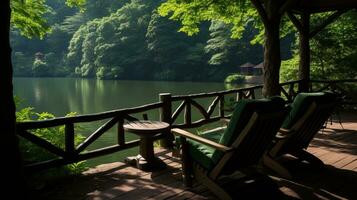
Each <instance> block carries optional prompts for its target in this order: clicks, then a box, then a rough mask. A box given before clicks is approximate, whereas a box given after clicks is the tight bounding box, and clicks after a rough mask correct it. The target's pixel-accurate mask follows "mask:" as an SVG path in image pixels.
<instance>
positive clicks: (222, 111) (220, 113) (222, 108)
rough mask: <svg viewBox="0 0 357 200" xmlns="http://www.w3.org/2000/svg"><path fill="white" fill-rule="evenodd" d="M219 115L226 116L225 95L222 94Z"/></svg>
mask: <svg viewBox="0 0 357 200" xmlns="http://www.w3.org/2000/svg"><path fill="white" fill-rule="evenodd" d="M219 116H220V117H221V118H223V117H224V95H222V96H221V98H220V100H219Z"/></svg>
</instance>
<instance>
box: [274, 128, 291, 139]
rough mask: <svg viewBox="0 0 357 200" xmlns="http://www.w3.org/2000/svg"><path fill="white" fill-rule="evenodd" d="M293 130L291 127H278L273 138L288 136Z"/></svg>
mask: <svg viewBox="0 0 357 200" xmlns="http://www.w3.org/2000/svg"><path fill="white" fill-rule="evenodd" d="M293 132H294V131H293V130H292V129H285V128H280V129H279V131H278V133H277V134H276V136H275V138H277V139H285V138H287V137H289V136H290V135H291V134H292V133H293Z"/></svg>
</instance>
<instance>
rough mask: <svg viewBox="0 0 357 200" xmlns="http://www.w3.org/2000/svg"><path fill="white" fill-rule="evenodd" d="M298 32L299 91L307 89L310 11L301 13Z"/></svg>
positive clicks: (308, 78) (308, 77)
mask: <svg viewBox="0 0 357 200" xmlns="http://www.w3.org/2000/svg"><path fill="white" fill-rule="evenodd" d="M299 33H300V38H299V39H300V43H299V48H300V51H299V53H300V64H299V79H301V80H302V81H301V82H300V83H299V92H307V91H308V90H309V81H310V13H302V14H301V30H300V31H299Z"/></svg>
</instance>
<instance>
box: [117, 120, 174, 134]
mask: <svg viewBox="0 0 357 200" xmlns="http://www.w3.org/2000/svg"><path fill="white" fill-rule="evenodd" d="M123 127H124V129H125V130H126V131H129V132H132V133H138V134H156V133H160V132H163V131H167V130H169V128H170V124H168V123H166V122H160V121H149V120H137V121H130V122H127V123H125V124H124V125H123Z"/></svg>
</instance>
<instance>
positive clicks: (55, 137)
mask: <svg viewBox="0 0 357 200" xmlns="http://www.w3.org/2000/svg"><path fill="white" fill-rule="evenodd" d="M14 100H15V103H16V104H17V106H18V105H19V104H20V103H21V102H22V100H21V99H20V98H19V97H15V98H14ZM71 116H76V113H75V112H71V113H69V114H67V115H66V117H71ZM53 118H55V116H54V115H53V114H51V113H48V112H42V113H37V112H35V111H34V108H33V107H26V108H23V109H21V110H19V111H17V112H16V121H17V122H26V121H34V120H47V119H53ZM81 129H82V128H81V127H79V126H75V131H79V130H81ZM31 132H32V133H33V134H35V135H36V136H38V137H40V138H42V139H45V140H46V141H48V142H50V143H51V144H53V145H55V146H57V147H59V148H61V149H64V148H65V140H64V138H65V127H64V126H58V127H52V128H41V129H36V130H31ZM84 139H85V138H84V136H82V135H80V134H76V135H75V138H74V143H75V146H77V145H79V144H80V143H81V142H83V141H84ZM20 149H21V150H22V153H23V158H24V160H25V162H38V161H44V160H50V159H54V158H56V156H55V155H54V154H52V153H50V152H49V151H46V150H45V149H43V148H42V147H39V146H37V145H35V144H33V143H32V142H30V141H28V140H25V139H23V138H21V137H20ZM84 169H86V165H85V162H84V161H83V162H78V163H73V164H69V165H66V166H64V167H63V170H64V171H63V173H70V174H76V173H79V172H81V171H83V170H84Z"/></svg>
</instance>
